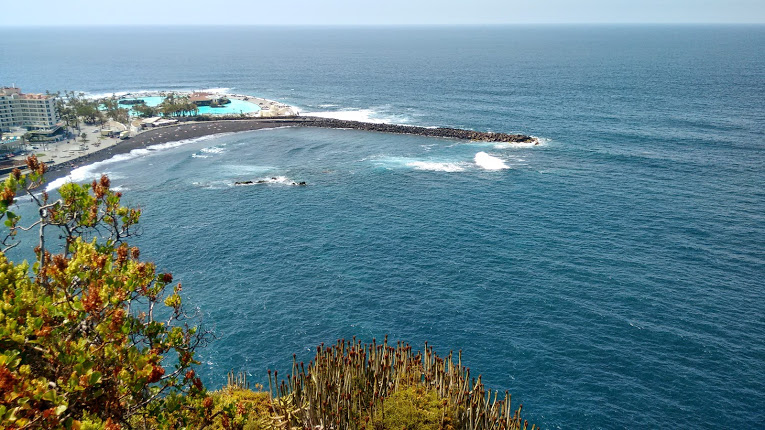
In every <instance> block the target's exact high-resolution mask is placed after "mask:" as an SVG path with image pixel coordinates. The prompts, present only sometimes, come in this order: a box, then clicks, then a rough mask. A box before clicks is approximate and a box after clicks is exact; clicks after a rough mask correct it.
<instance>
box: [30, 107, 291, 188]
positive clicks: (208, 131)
mask: <svg viewBox="0 0 765 430" xmlns="http://www.w3.org/2000/svg"><path fill="white" fill-rule="evenodd" d="M291 125H295V124H294V122H293V121H292V120H280V119H243V120H218V121H203V122H186V123H181V124H179V125H173V126H169V127H161V128H156V129H151V130H147V131H144V132H141V133H139V134H137V135H136V136H134V137H131V138H130V139H127V140H122V141H120V142H119V143H117V144H115V145H111V146H108V147H105V148H103V149H99V150H96V151H92V152H89V153H87V154H84V155H82V156H80V157H77V158H74V159H72V160H69V161H67V162H64V163H61V164H54V165H50V166H48V172H47V173H46V174H45V180H46V182H47V183H50V182H52V181H54V180H56V179H59V178H63V177H65V176H67V175H68V174H69V173H70V172H71V171H72V170H74V169H76V168H78V167H81V166H84V165H88V164H92V163H96V162H99V161H105V160H108V159H110V158H112V157H113V156H115V155H119V154H127V153H129V152H130V151H132V150H134V149H140V148H146V147H148V146H152V145H159V144H161V143H168V142H177V141H179V140H185V139H194V138H197V137H203V136H209V135H212V134H218V133H236V132H242V131H252V130H259V129H263V128H273V127H285V126H291Z"/></svg>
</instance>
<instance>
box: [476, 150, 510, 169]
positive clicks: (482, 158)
mask: <svg viewBox="0 0 765 430" xmlns="http://www.w3.org/2000/svg"><path fill="white" fill-rule="evenodd" d="M474 160H475V164H477V165H478V167H480V168H482V169H484V170H502V169H509V168H510V166H508V165H507V164H506V163H505V162H504V161H503V160H502V159H500V158H497V157H494V156H491V155H489V154H487V153H485V152H483V151H481V152H479V153H477V154H475V158H474Z"/></svg>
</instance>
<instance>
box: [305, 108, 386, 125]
mask: <svg viewBox="0 0 765 430" xmlns="http://www.w3.org/2000/svg"><path fill="white" fill-rule="evenodd" d="M304 114H305V115H307V116H318V117H321V118H334V119H339V120H343V121H361V122H372V123H377V124H383V123H386V122H387V121H385V120H384V119H382V118H373V117H372V116H373V115H376V114H377V112H375V111H373V110H371V109H358V110H339V111H326V112H305V113H304Z"/></svg>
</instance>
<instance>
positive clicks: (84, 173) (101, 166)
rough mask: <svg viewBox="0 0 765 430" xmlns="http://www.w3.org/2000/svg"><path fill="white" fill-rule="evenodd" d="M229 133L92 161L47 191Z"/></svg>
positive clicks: (55, 181) (175, 142) (163, 144)
mask: <svg viewBox="0 0 765 430" xmlns="http://www.w3.org/2000/svg"><path fill="white" fill-rule="evenodd" d="M227 134H230V133H218V134H211V135H209V136H202V137H196V138H193V139H183V140H178V141H174V142H167V143H160V144H157V145H152V146H147V147H146V148H138V149H134V150H132V151H130V152H128V153H126V154H117V155H115V156H113V157H112V158H109V159H107V160H103V161H96V162H95V163H91V164H88V165H85V166H81V167H77V168H76V169H73V170H72V171H71V172H69V174H68V175H66V176H64V177H61V178H58V179H55V180H53V181H51V183H50V184H48V186H47V187H46V188H45V190H46V191H52V190H56V189H58V188H59V187H60V186H62V185H64V184H66V183H69V182H76V183H83V182H90V181H91V180H93V179H98V178H100V177H101V175H103V174H105V173H106V166H109V165H112V164H115V163H119V162H121V161H127V160H132V159H134V158H138V157H143V156H147V155H151V154H153V153H157V152H159V151H163V150H167V149H171V148H177V147H179V146H183V145H188V144H190V143H196V142H201V141H205V140H210V139H216V138H219V137H221V136H224V135H227Z"/></svg>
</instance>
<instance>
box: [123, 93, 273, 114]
mask: <svg viewBox="0 0 765 430" xmlns="http://www.w3.org/2000/svg"><path fill="white" fill-rule="evenodd" d="M138 98H139V99H141V100H143V101H144V102H146V104H147V105H148V106H159V104H160V103H162V101H163V100H164V99H165V98H164V97H138ZM259 110H260V106H258V105H256V104H254V103H249V102H246V101H243V100H237V99H231V103H228V104H226V105H223V106H220V107H216V108H213V107H210V106H200V107H199V113H200V114H202V115H209V114H212V115H227V114H234V115H236V114H241V113H251V112H258V111H259Z"/></svg>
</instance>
